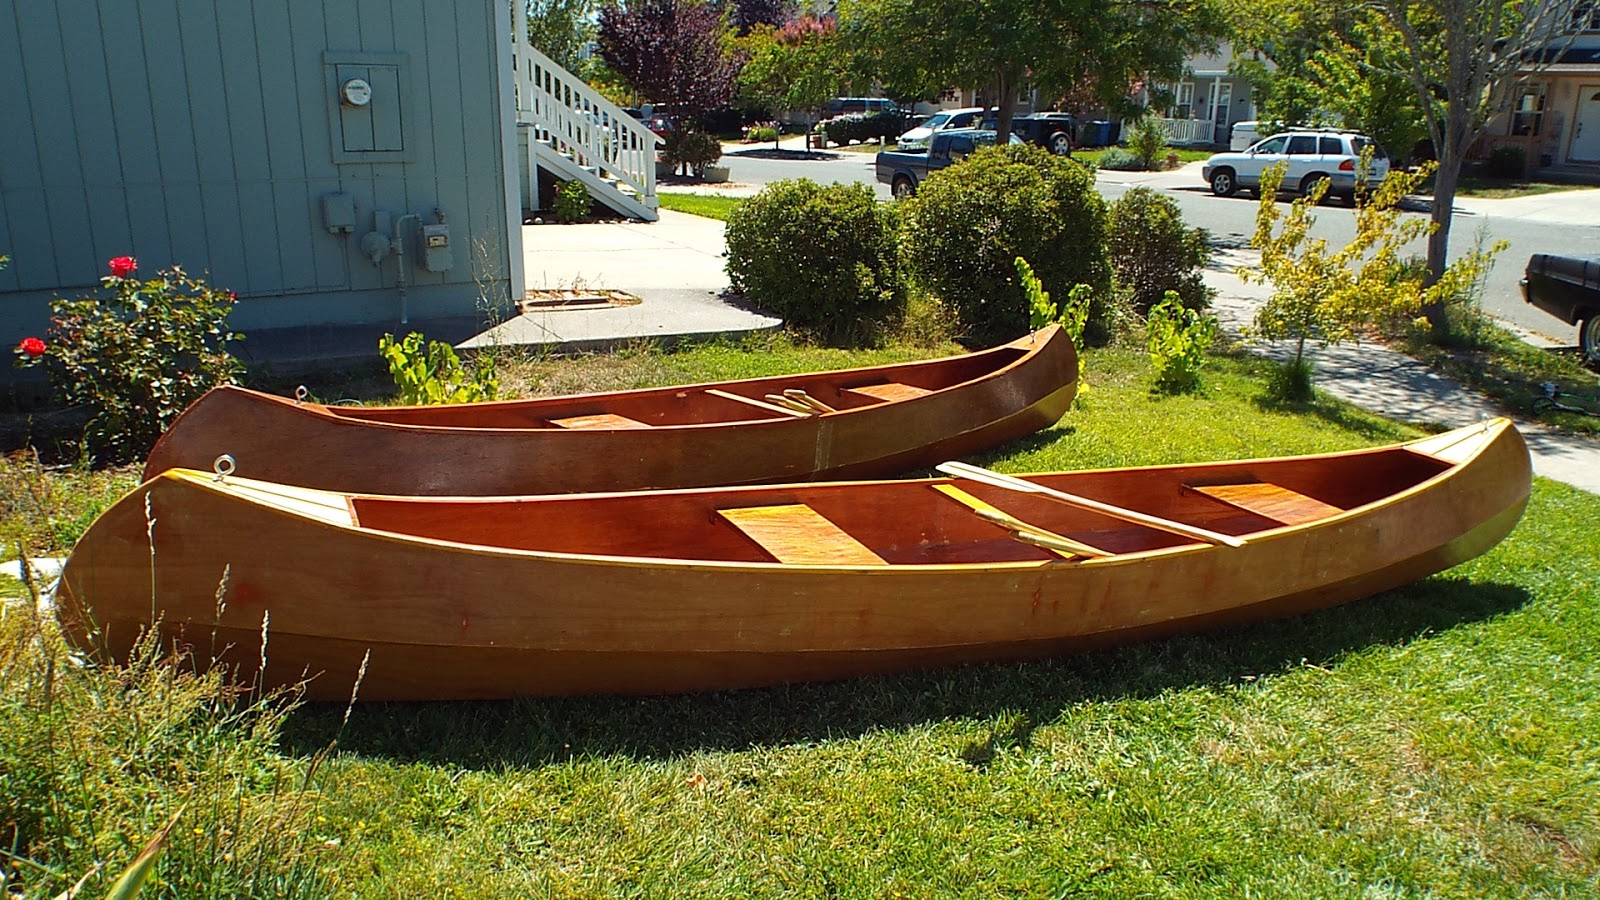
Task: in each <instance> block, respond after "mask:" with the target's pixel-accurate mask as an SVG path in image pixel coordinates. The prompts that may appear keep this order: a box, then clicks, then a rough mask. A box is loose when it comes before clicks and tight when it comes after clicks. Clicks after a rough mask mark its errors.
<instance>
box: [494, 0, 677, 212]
mask: <svg viewBox="0 0 1600 900" xmlns="http://www.w3.org/2000/svg"><path fill="white" fill-rule="evenodd" d="M511 30H512V54H513V57H514V58H515V62H516V79H515V84H516V93H517V124H518V125H520V126H523V127H527V128H530V129H531V130H532V132H533V133H532V134H531V135H530V143H531V142H545V143H548V144H549V145H550V146H551V147H552V148H553V149H554V150H555V151H556V152H557V153H560V154H562V155H564V156H567V157H568V158H570V159H571V160H573V161H574V162H575V163H577V164H578V165H579V166H581V167H583V168H585V169H588V170H590V171H592V172H594V173H595V174H596V175H597V176H598V177H599V178H600V179H601V180H602V181H605V182H610V183H612V184H614V185H617V186H619V187H625V188H627V189H628V190H630V191H631V192H632V193H633V194H634V195H635V196H636V197H637V202H639V203H641V204H643V205H644V206H645V207H646V208H647V209H652V210H653V209H655V208H656V207H657V202H656V146H657V145H658V144H660V143H661V142H662V141H661V138H660V137H658V136H657V135H656V133H655V132H653V131H651V130H650V129H649V128H647V127H645V124H644V123H643V122H641V121H639V120H638V119H635V118H634V117H633V116H631V115H629V114H627V113H626V112H623V110H622V107H620V106H617V105H616V104H615V103H612V102H611V101H610V100H607V99H606V98H605V97H603V96H601V94H600V92H598V91H596V90H595V89H594V88H592V87H590V86H589V85H587V84H585V83H584V81H583V80H582V79H581V78H578V77H577V76H575V75H573V74H572V73H571V72H568V71H567V70H566V69H563V68H562V67H561V66H559V65H557V64H556V63H555V62H554V61H553V60H551V59H550V57H548V56H545V55H544V54H543V53H540V52H539V51H538V50H536V49H534V48H533V47H532V46H531V45H529V44H528V41H527V34H526V32H525V30H524V29H522V28H516V27H513V28H512V29H511ZM531 149H532V148H531V147H530V150H531ZM590 189H591V191H593V190H595V189H596V186H595V185H592V184H591V185H590ZM597 196H598V195H597ZM599 199H600V200H602V201H604V200H606V199H607V198H606V197H604V196H599Z"/></svg>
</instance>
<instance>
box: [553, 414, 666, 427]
mask: <svg viewBox="0 0 1600 900" xmlns="http://www.w3.org/2000/svg"><path fill="white" fill-rule="evenodd" d="M550 424H551V425H554V426H556V427H557V428H649V427H650V426H649V425H646V424H645V423H643V422H641V421H639V420H638V419H630V418H628V417H627V416H619V415H617V414H616V413H595V414H594V415H592V416H570V417H568V418H565V419H551V420H550Z"/></svg>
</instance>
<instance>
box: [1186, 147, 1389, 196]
mask: <svg viewBox="0 0 1600 900" xmlns="http://www.w3.org/2000/svg"><path fill="white" fill-rule="evenodd" d="M1368 147H1370V148H1372V169H1371V171H1369V172H1365V173H1362V172H1359V171H1358V170H1359V169H1360V168H1361V152H1362V151H1363V150H1365V149H1366V148H1368ZM1280 162H1281V163H1284V164H1286V165H1287V167H1288V168H1287V171H1286V172H1285V173H1284V176H1283V190H1286V191H1298V192H1300V194H1301V195H1302V196H1303V195H1306V194H1309V193H1311V190H1312V188H1313V187H1315V186H1316V185H1317V184H1318V183H1319V182H1323V181H1326V182H1327V183H1328V193H1327V196H1330V197H1343V198H1344V199H1345V200H1347V201H1349V202H1352V203H1353V202H1354V201H1355V196H1356V190H1357V185H1358V183H1362V184H1365V185H1366V186H1367V187H1372V186H1375V185H1377V184H1378V183H1380V182H1382V181H1383V179H1385V178H1387V177H1388V176H1389V154H1388V153H1386V152H1384V149H1383V147H1382V146H1381V145H1379V144H1378V142H1377V141H1375V140H1373V139H1372V138H1369V137H1367V136H1366V135H1362V134H1356V133H1355V132H1351V131H1331V130H1324V129H1315V128H1307V129H1299V130H1294V131H1285V132H1283V133H1282V134H1275V135H1273V136H1272V137H1269V138H1267V139H1266V140H1264V141H1258V142H1257V143H1255V144H1253V145H1251V146H1250V148H1249V149H1247V150H1244V151H1241V152H1238V153H1234V152H1231V151H1230V152H1228V153H1218V154H1216V155H1214V156H1212V157H1211V158H1210V159H1208V160H1206V164H1205V167H1204V168H1203V169H1201V177H1203V178H1204V179H1205V180H1206V183H1207V184H1209V185H1211V193H1213V194H1216V195H1217V196H1218V197H1231V196H1233V194H1234V193H1235V192H1237V191H1239V190H1241V189H1243V190H1250V191H1257V190H1259V189H1260V187H1261V173H1262V172H1264V171H1266V169H1267V167H1268V166H1271V165H1273V164H1275V163H1280Z"/></svg>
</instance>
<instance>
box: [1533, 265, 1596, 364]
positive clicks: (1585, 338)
mask: <svg viewBox="0 0 1600 900" xmlns="http://www.w3.org/2000/svg"><path fill="white" fill-rule="evenodd" d="M1522 299H1524V300H1526V301H1527V302H1528V303H1531V304H1533V305H1534V306H1536V307H1538V308H1539V309H1542V310H1544V311H1545V312H1547V313H1549V314H1550V315H1552V316H1555V317H1556V318H1558V319H1560V320H1561V321H1563V322H1566V323H1567V324H1568V325H1577V326H1578V345H1579V347H1580V348H1581V349H1582V351H1583V361H1584V363H1585V364H1586V365H1588V366H1589V367H1590V368H1600V256H1560V255H1557V254H1554V253H1535V254H1533V255H1532V256H1530V257H1529V258H1528V268H1527V270H1526V272H1525V277H1524V278H1523V279H1522Z"/></svg>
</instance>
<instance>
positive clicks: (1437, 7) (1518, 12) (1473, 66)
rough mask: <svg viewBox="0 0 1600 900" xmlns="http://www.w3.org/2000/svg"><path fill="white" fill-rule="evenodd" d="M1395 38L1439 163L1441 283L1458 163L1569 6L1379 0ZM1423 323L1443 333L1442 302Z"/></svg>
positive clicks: (1435, 261)
mask: <svg viewBox="0 0 1600 900" xmlns="http://www.w3.org/2000/svg"><path fill="white" fill-rule="evenodd" d="M1378 8H1379V9H1380V10H1381V11H1382V12H1383V14H1384V16H1385V18H1386V19H1387V20H1388V22H1389V24H1390V25H1391V26H1392V27H1393V28H1394V29H1395V30H1396V31H1398V32H1399V35H1400V39H1401V42H1402V43H1403V45H1404V48H1405V53H1404V55H1403V56H1404V58H1403V60H1402V61H1403V63H1404V68H1403V71H1404V74H1405V75H1406V77H1407V78H1408V79H1409V81H1410V83H1411V87H1412V89H1413V90H1414V91H1415V92H1416V95H1417V99H1418V101H1419V103H1420V104H1421V106H1422V109H1423V111H1424V117H1425V120H1426V122H1427V126H1428V132H1429V135H1430V136H1431V137H1432V138H1433V148H1434V152H1435V154H1436V156H1437V159H1438V161H1439V168H1438V172H1437V174H1436V177H1435V181H1434V187H1433V209H1432V219H1433V224H1434V229H1433V232H1432V233H1431V234H1430V235H1429V236H1428V278H1429V281H1430V282H1433V281H1438V280H1440V279H1442V278H1444V277H1445V273H1446V265H1445V260H1446V259H1447V258H1448V255H1449V250H1450V219H1451V213H1452V211H1453V209H1454V207H1455V199H1456V187H1457V185H1458V184H1459V182H1460V179H1461V164H1462V162H1463V161H1464V160H1465V158H1466V154H1467V150H1468V148H1469V147H1471V145H1472V142H1473V141H1475V140H1477V139H1478V138H1479V137H1480V136H1482V135H1483V133H1484V129H1485V127H1486V126H1487V124H1488V120H1489V117H1490V116H1491V115H1493V114H1494V113H1495V112H1496V111H1498V110H1501V109H1504V108H1505V107H1506V106H1508V105H1509V100H1510V97H1511V96H1512V91H1513V90H1514V89H1515V87H1516V85H1517V83H1518V81H1519V78H1518V73H1519V71H1522V72H1527V71H1532V70H1537V69H1539V68H1542V67H1543V65H1544V64H1546V63H1547V62H1548V60H1549V58H1550V54H1547V53H1545V52H1544V51H1545V50H1546V49H1547V47H1548V45H1549V44H1550V43H1551V42H1552V41H1555V40H1557V39H1559V38H1560V36H1561V34H1562V32H1563V30H1564V28H1565V26H1566V25H1567V16H1568V15H1569V13H1570V11H1571V10H1572V8H1573V4H1572V2H1571V0H1379V2H1378ZM1426 313H1427V316H1428V320H1429V321H1430V322H1431V323H1432V324H1433V327H1434V329H1435V330H1436V331H1440V332H1447V331H1448V330H1449V321H1448V317H1447V315H1446V307H1445V305H1444V303H1443V302H1442V301H1436V302H1430V303H1429V305H1428V308H1427V309H1426Z"/></svg>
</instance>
